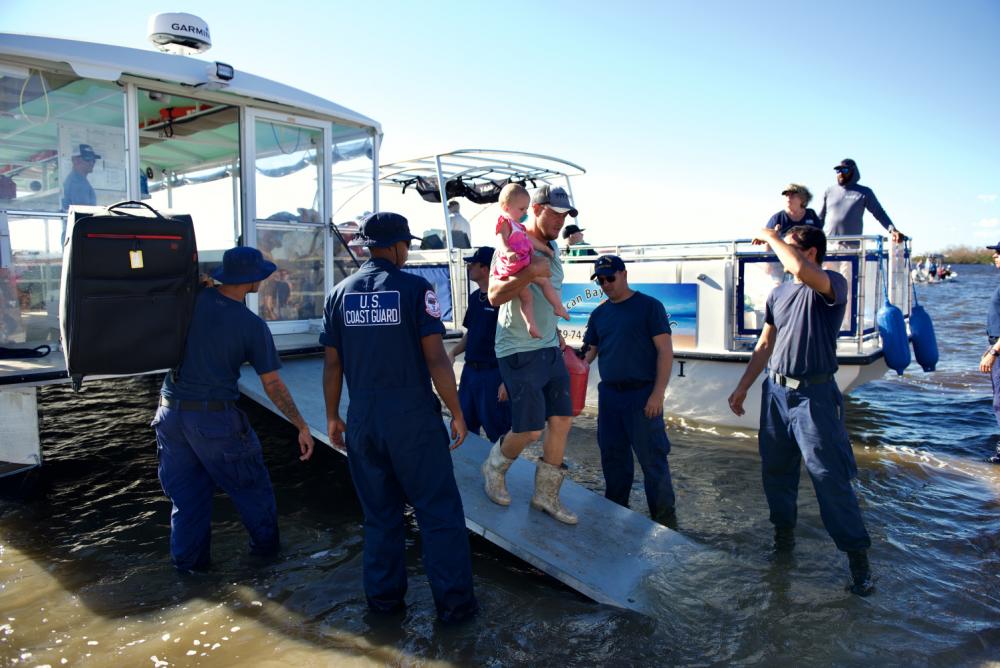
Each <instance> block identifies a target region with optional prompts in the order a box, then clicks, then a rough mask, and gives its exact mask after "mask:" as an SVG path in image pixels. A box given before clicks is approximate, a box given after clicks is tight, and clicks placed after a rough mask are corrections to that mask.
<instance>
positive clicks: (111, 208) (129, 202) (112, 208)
mask: <svg viewBox="0 0 1000 668" xmlns="http://www.w3.org/2000/svg"><path fill="white" fill-rule="evenodd" d="M128 205H133V206H141V207H145V208H147V209H149V210H150V211H152V212H153V214H155V215H156V217H157V218H159V219H160V220H168V218H167V217H166V216H164V215H163V214H162V213H160V212H159V211H157V210H156V209H154V208H153V207H151V206H149V205H148V204H146V203H145V202H137V201H135V200H125V201H122V202H118V203H116V204H112V205H111V206H109V207H108V212H109V213H116V214H118V215H120V216H127V215H129V214H127V213H125V212H123V211H115V209H117V208H118V207H120V206H128Z"/></svg>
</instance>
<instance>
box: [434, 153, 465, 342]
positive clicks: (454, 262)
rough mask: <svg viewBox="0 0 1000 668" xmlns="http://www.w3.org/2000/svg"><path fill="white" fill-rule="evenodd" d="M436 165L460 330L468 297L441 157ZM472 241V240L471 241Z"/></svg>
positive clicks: (453, 302)
mask: <svg viewBox="0 0 1000 668" xmlns="http://www.w3.org/2000/svg"><path fill="white" fill-rule="evenodd" d="M434 164H435V166H436V168H437V178H438V192H439V193H440V196H441V210H442V211H443V213H444V238H445V242H446V243H447V245H448V280H449V282H450V283H451V315H452V318H453V319H454V323H455V328H456V329H457V328H458V325H459V323H461V322H462V320H464V319H465V305H466V298H467V295H466V294H465V290H464V284H462V283H460V282H459V280H458V276H459V274H460V273H461V271H460V270H461V268H462V267H461V265H462V264H463V263H462V262H461V261H460V258H458V257H457V256H458V255H459V254H458V253H455V252H454V248H453V247H452V242H451V224H450V223H451V220H450V219H449V215H448V187H447V182H446V181H445V178H444V172H443V170H442V169H441V156H440V155H435V156H434ZM470 241H471V239H470Z"/></svg>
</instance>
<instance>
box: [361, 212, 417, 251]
mask: <svg viewBox="0 0 1000 668" xmlns="http://www.w3.org/2000/svg"><path fill="white" fill-rule="evenodd" d="M413 239H416V240H417V241H419V240H420V237H415V236H413V235H412V234H410V222H409V221H408V220H406V218H404V217H403V216H401V215H399V214H398V213H390V212H388V211H380V212H378V213H369V214H368V215H367V216H365V217H363V218H362V219H361V226H360V228H359V229H358V233H357V235H356V236H355V237H354V239H352V240H351V244H350V245H351V246H365V247H367V248H388V247H389V246H392V245H393V244H396V243H398V242H400V241H406V242H407V243H408V242H410V241H411V240H413Z"/></svg>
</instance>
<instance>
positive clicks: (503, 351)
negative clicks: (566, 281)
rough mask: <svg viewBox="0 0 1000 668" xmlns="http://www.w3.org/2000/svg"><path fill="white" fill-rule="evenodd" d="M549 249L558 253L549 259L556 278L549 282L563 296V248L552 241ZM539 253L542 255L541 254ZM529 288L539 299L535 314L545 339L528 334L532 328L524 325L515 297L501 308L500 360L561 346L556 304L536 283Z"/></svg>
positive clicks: (498, 327)
mask: <svg viewBox="0 0 1000 668" xmlns="http://www.w3.org/2000/svg"><path fill="white" fill-rule="evenodd" d="M549 246H551V247H552V250H553V251H554V252H555V257H554V258H551V259H550V260H549V266H550V268H551V269H552V276H551V277H550V278H549V281H551V283H552V287H554V288H555V289H556V292H557V293H562V283H563V267H562V260H560V259H559V247H558V246H556V245H555V243H554V242H551V241H550V242H549ZM501 252H502V251H498V252H497V253H495V254H494V255H493V262H496V261H497V258H499V257H500V253H501ZM536 253H537V251H536ZM537 254H538V255H541V253H537ZM491 274H492V268H491ZM491 280H492V279H491ZM528 289H529V290H531V292H532V295H533V296H534V298H535V299H534V302H533V303H532V311H534V313H535V325H536V326H537V327H538V332H539V333H540V334H541V335H542V338H540V339H533V338H531V335H530V334H528V325H527V323H525V322H524V318H523V317H521V300H520V299H518V298H517V297H514V299H511V300H510V301H509V302H507V303H506V304H504V305H502V306H501V307H500V313H499V315H498V316H497V335H496V351H497V357H507V356H508V355H513V354H515V353H524V352H528V351H529V350H542V349H544V348H558V347H559V334H558V331H557V329H556V326H557V324H558V322H557V321H558V318H557V316H556V313H555V311H554V310H552V304H550V303H549V302H548V300H547V299H545V295H544V294H542V289H541V288H540V287H538V286H537V285H535V284H534V283H532V284H531V287H529V288H528Z"/></svg>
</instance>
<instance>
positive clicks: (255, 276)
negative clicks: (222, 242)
mask: <svg viewBox="0 0 1000 668" xmlns="http://www.w3.org/2000/svg"><path fill="white" fill-rule="evenodd" d="M277 268H278V266H277V265H276V264H274V263H273V262H270V261H268V260H265V259H264V255H263V254H262V253H261V252H260V251H259V250H257V249H256V248H252V247H250V246H237V247H236V248H230V249H229V250H227V251H226V252H225V254H224V255H223V256H222V266H221V267H216V269H215V271H213V272H212V278H214V279H215V280H217V281H218V282H219V283H225V284H227V285H239V284H240V283H256V282H257V281H263V280H264V279H265V278H267V277H268V276H270V275H271V274H272V273H274V270H275V269H277Z"/></svg>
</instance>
